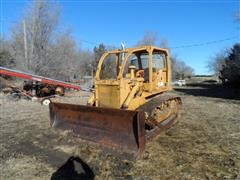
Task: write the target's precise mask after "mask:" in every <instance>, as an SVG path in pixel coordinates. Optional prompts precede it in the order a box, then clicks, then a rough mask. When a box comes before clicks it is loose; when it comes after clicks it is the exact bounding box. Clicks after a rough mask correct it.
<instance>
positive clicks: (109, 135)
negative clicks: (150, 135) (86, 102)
mask: <svg viewBox="0 0 240 180" xmlns="http://www.w3.org/2000/svg"><path fill="white" fill-rule="evenodd" d="M49 108H50V120H51V126H53V127H57V128H61V129H67V130H72V131H73V132H74V133H75V134H77V135H78V136H79V137H80V138H82V139H85V140H88V141H92V142H95V143H98V144H100V145H103V146H105V147H107V148H111V149H114V150H117V151H118V152H120V151H121V152H123V153H128V154H133V155H134V156H138V155H139V154H141V153H142V152H143V151H144V147H145V118H144V113H143V112H141V111H127V110H118V109H110V108H99V107H91V106H82V105H74V104H63V103H51V104H50V106H49Z"/></svg>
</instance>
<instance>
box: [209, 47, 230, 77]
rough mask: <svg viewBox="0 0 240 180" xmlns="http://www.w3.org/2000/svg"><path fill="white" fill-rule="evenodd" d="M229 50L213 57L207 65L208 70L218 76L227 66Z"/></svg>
mask: <svg viewBox="0 0 240 180" xmlns="http://www.w3.org/2000/svg"><path fill="white" fill-rule="evenodd" d="M226 54H227V50H222V51H221V52H219V53H217V54H216V55H215V56H214V57H212V58H211V59H210V60H209V61H208V64H207V67H208V69H209V70H210V71H211V72H213V73H214V74H216V75H219V72H220V70H221V69H222V67H223V66H224V65H225V58H226Z"/></svg>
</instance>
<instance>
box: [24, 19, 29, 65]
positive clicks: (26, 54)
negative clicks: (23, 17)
mask: <svg viewBox="0 0 240 180" xmlns="http://www.w3.org/2000/svg"><path fill="white" fill-rule="evenodd" d="M23 38H24V57H25V60H26V62H27V63H28V53H27V33H26V23H25V21H23Z"/></svg>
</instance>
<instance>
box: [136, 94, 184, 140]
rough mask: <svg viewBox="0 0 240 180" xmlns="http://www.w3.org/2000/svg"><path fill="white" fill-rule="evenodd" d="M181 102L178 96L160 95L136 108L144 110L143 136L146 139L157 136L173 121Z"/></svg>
mask: <svg viewBox="0 0 240 180" xmlns="http://www.w3.org/2000/svg"><path fill="white" fill-rule="evenodd" d="M181 104H182V102H181V99H180V97H174V96H169V95H160V96H157V97H155V98H153V99H151V100H150V101H149V102H148V103H146V104H144V105H143V106H141V107H140V108H138V110H140V111H143V112H145V128H146V135H145V136H146V139H147V140H151V139H153V138H155V137H157V136H158V135H159V134H160V133H161V132H162V131H164V130H166V129H168V128H170V127H171V126H172V125H173V124H174V123H175V120H176V118H177V117H178V111H179V109H180V108H181Z"/></svg>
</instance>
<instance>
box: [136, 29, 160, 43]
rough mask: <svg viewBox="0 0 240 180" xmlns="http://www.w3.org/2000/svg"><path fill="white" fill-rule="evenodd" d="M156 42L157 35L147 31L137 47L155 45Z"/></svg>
mask: <svg viewBox="0 0 240 180" xmlns="http://www.w3.org/2000/svg"><path fill="white" fill-rule="evenodd" d="M157 41H158V34H157V33H156V32H152V31H147V32H145V34H144V36H143V38H142V39H141V40H140V41H138V43H137V45H138V46H147V45H156V44H157Z"/></svg>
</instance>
